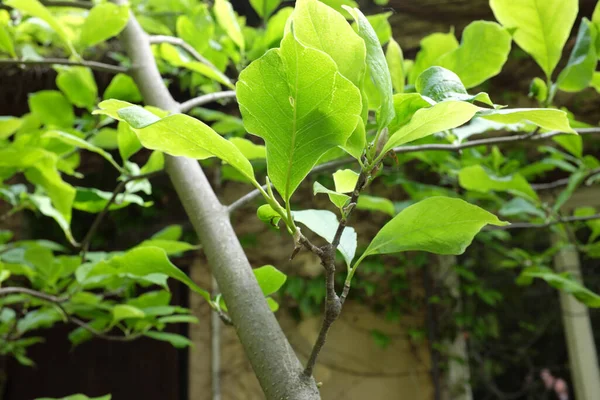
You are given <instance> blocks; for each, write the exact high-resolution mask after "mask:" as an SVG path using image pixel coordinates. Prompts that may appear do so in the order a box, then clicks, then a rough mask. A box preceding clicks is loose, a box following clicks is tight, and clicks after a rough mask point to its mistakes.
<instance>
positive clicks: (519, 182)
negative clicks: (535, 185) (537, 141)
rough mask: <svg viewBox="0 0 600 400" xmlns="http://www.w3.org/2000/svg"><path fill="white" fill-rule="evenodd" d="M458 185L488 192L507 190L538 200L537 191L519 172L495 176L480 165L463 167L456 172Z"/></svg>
mask: <svg viewBox="0 0 600 400" xmlns="http://www.w3.org/2000/svg"><path fill="white" fill-rule="evenodd" d="M458 182H459V183H460V186H462V187H463V188H465V189H467V190H473V191H476V192H482V193H488V192H490V191H500V192H509V193H513V194H515V195H517V196H523V197H525V198H527V199H530V200H533V201H535V202H539V198H538V195H537V193H536V192H535V191H534V190H533V189H532V188H531V185H529V182H527V179H525V178H523V176H521V175H520V174H518V173H516V174H512V175H511V176H502V177H496V176H493V175H490V174H489V173H487V172H486V171H485V170H484V169H483V167H482V166H481V165H472V166H470V167H465V168H463V169H461V170H460V172H459V173H458Z"/></svg>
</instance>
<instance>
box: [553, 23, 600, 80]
mask: <svg viewBox="0 0 600 400" xmlns="http://www.w3.org/2000/svg"><path fill="white" fill-rule="evenodd" d="M597 34H598V32H597V30H596V27H595V26H594V25H593V24H592V23H591V22H590V21H589V20H588V19H587V18H584V19H583V20H582V21H581V25H580V26H579V33H578V34H577V41H576V42H575V47H574V48H573V51H572V52H571V56H570V57H569V61H568V62H567V66H566V67H565V69H563V70H562V72H561V73H560V75H559V76H558V79H557V80H556V84H557V85H558V88H559V89H560V90H563V91H565V92H579V91H581V90H583V89H585V88H587V87H588V86H589V85H590V82H591V81H592V78H593V76H594V72H595V71H596V64H598V58H597V55H596V36H597Z"/></svg>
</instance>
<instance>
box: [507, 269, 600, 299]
mask: <svg viewBox="0 0 600 400" xmlns="http://www.w3.org/2000/svg"><path fill="white" fill-rule="evenodd" d="M534 278H537V279H543V280H544V281H546V282H547V283H548V284H549V285H550V286H552V287H554V288H556V289H559V290H562V291H564V292H566V293H569V294H571V295H573V297H575V298H576V299H577V300H579V301H580V302H581V303H583V304H585V305H586V306H588V307H591V308H600V296H599V295H597V294H596V293H594V292H592V291H591V290H589V289H587V288H586V287H584V286H583V285H582V284H581V283H579V282H577V281H576V280H575V279H573V278H572V277H570V276H569V275H568V274H566V273H562V274H557V273H555V272H553V271H552V270H551V269H549V268H539V267H537V268H536V267H532V268H526V269H525V270H523V272H521V275H520V276H519V278H518V279H519V280H520V281H521V282H523V280H530V279H534Z"/></svg>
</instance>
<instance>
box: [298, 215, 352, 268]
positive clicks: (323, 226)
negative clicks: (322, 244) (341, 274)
mask: <svg viewBox="0 0 600 400" xmlns="http://www.w3.org/2000/svg"><path fill="white" fill-rule="evenodd" d="M292 216H293V217H294V220H295V221H297V222H300V223H301V224H304V225H305V226H306V227H307V228H308V229H310V230H311V231H313V232H314V233H316V234H317V235H319V236H321V237H322V238H323V239H325V240H327V241H328V242H329V243H331V242H332V241H333V238H334V236H335V232H336V231H337V228H338V225H339V222H338V220H337V217H336V216H335V214H334V213H332V212H331V211H326V210H303V211H293V212H292ZM356 245H357V236H356V231H355V230H354V228H351V227H346V228H345V229H344V232H343V233H342V237H341V239H340V245H339V246H338V251H339V252H340V253H341V254H342V256H343V257H344V260H345V261H346V264H347V265H348V267H350V264H351V263H352V259H353V258H354V255H355V254H356Z"/></svg>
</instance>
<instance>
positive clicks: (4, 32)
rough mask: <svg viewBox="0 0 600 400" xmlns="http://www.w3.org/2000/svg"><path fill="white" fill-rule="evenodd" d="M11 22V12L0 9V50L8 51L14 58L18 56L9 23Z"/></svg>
mask: <svg viewBox="0 0 600 400" xmlns="http://www.w3.org/2000/svg"><path fill="white" fill-rule="evenodd" d="M10 24H11V18H10V14H9V13H8V11H6V10H0V50H3V51H5V52H6V53H8V54H9V55H10V56H11V57H12V58H17V53H15V46H14V44H13V39H12V37H11V34H10V32H11V30H10V28H9V25H10Z"/></svg>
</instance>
